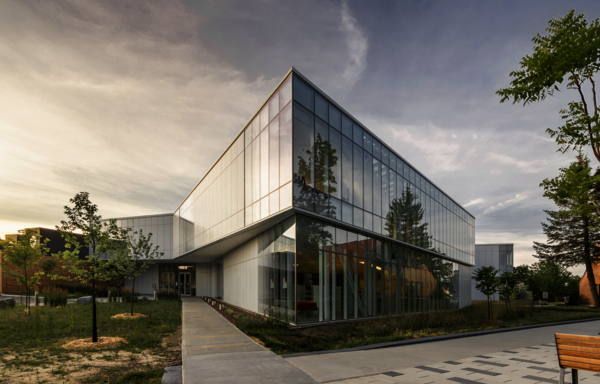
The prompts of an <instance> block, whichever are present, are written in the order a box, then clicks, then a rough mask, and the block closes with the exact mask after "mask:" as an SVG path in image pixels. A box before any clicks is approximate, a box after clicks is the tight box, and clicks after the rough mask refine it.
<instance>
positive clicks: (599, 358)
mask: <svg viewBox="0 0 600 384" xmlns="http://www.w3.org/2000/svg"><path fill="white" fill-rule="evenodd" d="M560 356H561V357H562V356H575V357H585V358H587V359H595V360H597V361H598V364H600V353H589V352H579V351H569V350H563V351H560Z"/></svg>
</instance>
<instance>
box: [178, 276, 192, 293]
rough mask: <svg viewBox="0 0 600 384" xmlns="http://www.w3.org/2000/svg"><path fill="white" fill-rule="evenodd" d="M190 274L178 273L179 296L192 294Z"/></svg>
mask: <svg viewBox="0 0 600 384" xmlns="http://www.w3.org/2000/svg"><path fill="white" fill-rule="evenodd" d="M191 275H192V274H191V273H190V272H179V294H180V295H182V296H190V295H191V294H192V276H191Z"/></svg>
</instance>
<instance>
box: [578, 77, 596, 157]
mask: <svg viewBox="0 0 600 384" xmlns="http://www.w3.org/2000/svg"><path fill="white" fill-rule="evenodd" d="M571 75H573V80H574V81H575V84H576V85H577V91H578V92H579V96H580V97H581V102H582V103H583V110H584V112H585V115H586V116H588V117H589V116H590V113H589V111H588V106H587V103H586V101H585V96H584V95H583V91H582V90H581V83H580V82H579V79H578V77H577V76H576V75H575V73H573V72H572V71H571ZM594 95H595V94H594ZM594 107H595V106H594ZM587 128H588V134H589V135H590V145H591V146H592V150H593V151H594V156H595V157H596V159H597V160H598V161H600V151H599V150H598V147H597V146H596V145H594V135H593V133H592V125H591V123H590V122H589V121H588V123H587Z"/></svg>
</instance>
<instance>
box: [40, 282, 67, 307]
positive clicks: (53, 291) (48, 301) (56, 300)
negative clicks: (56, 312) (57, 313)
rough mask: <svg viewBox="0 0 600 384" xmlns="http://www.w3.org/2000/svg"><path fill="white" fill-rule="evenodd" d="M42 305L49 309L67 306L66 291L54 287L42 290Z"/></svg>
mask: <svg viewBox="0 0 600 384" xmlns="http://www.w3.org/2000/svg"><path fill="white" fill-rule="evenodd" d="M42 294H43V295H44V305H49V306H51V307H61V306H62V307H64V306H66V305H67V291H66V290H64V289H60V288H58V287H56V286H48V287H44V288H43V289H42Z"/></svg>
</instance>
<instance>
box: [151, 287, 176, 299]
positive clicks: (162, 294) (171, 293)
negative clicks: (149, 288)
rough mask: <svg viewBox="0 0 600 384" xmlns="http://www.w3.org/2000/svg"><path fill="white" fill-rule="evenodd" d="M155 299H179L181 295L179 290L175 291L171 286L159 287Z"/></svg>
mask: <svg viewBox="0 0 600 384" xmlns="http://www.w3.org/2000/svg"><path fill="white" fill-rule="evenodd" d="M156 299H157V300H171V301H181V296H179V292H176V291H175V290H173V289H171V288H160V289H159V290H158V291H156Z"/></svg>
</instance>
